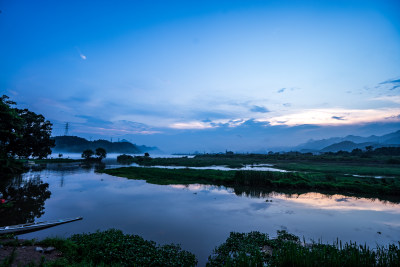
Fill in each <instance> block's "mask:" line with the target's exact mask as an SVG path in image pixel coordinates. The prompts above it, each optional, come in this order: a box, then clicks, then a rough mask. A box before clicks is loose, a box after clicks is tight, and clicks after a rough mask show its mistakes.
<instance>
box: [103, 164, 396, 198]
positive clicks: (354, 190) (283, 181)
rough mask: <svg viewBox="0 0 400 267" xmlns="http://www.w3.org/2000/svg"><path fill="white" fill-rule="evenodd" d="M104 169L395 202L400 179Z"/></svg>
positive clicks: (157, 180)
mask: <svg viewBox="0 0 400 267" xmlns="http://www.w3.org/2000/svg"><path fill="white" fill-rule="evenodd" d="M103 172H105V173H107V174H110V175H114V176H119V177H126V178H129V179H137V180H146V181H147V182H148V183H153V184H160V185H165V184H194V183H198V184H213V185H224V186H230V187H233V188H234V189H235V188H237V189H238V190H243V188H244V187H247V188H248V189H249V190H250V191H251V188H256V189H258V190H260V189H265V191H271V190H274V191H277V192H279V191H282V190H283V191H285V190H291V191H292V192H293V193H295V192H304V191H308V192H323V193H331V194H335V193H339V194H344V195H356V196H365V197H373V198H379V199H382V200H390V201H395V202H396V197H397V196H399V195H400V180H399V179H394V178H386V179H376V178H371V177H349V176H344V175H338V174H324V173H301V172H268V171H218V170H195V169H162V168H142V167H124V168H117V169H106V170H103Z"/></svg>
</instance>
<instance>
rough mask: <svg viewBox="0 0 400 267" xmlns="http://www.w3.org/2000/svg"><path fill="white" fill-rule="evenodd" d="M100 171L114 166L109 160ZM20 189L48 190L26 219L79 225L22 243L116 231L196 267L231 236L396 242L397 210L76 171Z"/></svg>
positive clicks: (361, 201)
mask: <svg viewBox="0 0 400 267" xmlns="http://www.w3.org/2000/svg"><path fill="white" fill-rule="evenodd" d="M107 164H108V165H107V166H108V167H116V166H117V163H116V162H115V160H109V161H108V163H107ZM27 181H31V182H32V183H33V184H35V183H40V182H43V183H48V184H49V186H48V188H47V190H48V191H50V192H51V195H50V197H49V198H47V199H46V198H44V199H43V200H41V201H42V202H41V203H39V204H38V205H36V206H37V207H36V206H35V208H37V209H40V208H42V210H40V211H41V212H42V213H43V214H42V215H41V216H40V218H38V216H37V215H38V214H39V213H40V211H39V212H36V213H35V212H30V213H29V214H30V216H34V217H35V218H34V220H35V221H45V220H54V219H60V218H70V217H77V216H83V220H82V221H77V222H73V223H69V224H65V225H61V226H57V227H54V228H49V229H46V230H42V231H38V232H34V233H30V234H24V235H20V237H19V238H23V239H27V238H28V239H30V238H39V239H41V238H44V237H48V236H62V237H68V236H70V235H71V234H75V233H82V232H86V233H87V232H94V231H96V230H98V229H99V230H106V229H109V228H117V229H121V230H123V232H124V233H129V234H137V235H141V236H142V237H144V238H145V239H149V240H153V241H156V242H157V243H161V244H166V243H177V244H181V245H182V248H183V249H186V250H189V251H191V252H193V253H195V254H196V256H197V258H198V260H199V266H204V265H205V263H206V262H207V257H208V256H209V255H210V254H211V253H212V250H213V249H214V248H215V247H216V246H218V245H219V244H221V243H223V242H224V241H225V240H226V238H227V237H228V236H229V233H230V232H231V231H238V232H249V231H260V232H264V233H268V234H269V235H270V236H272V237H273V236H276V231H277V230H282V229H284V230H287V231H288V232H290V233H293V234H296V235H298V236H300V237H303V236H304V237H305V238H306V240H307V241H310V240H311V239H313V240H316V241H318V240H322V241H323V242H328V243H332V242H333V241H335V240H336V238H339V239H341V240H342V241H350V240H351V241H357V242H358V243H361V244H364V243H366V244H368V245H370V246H372V247H375V246H376V244H380V245H387V244H388V243H394V242H397V241H399V240H400V204H398V203H390V202H383V201H379V200H371V199H366V198H354V197H348V196H343V195H332V196H329V195H323V194H319V193H307V194H302V195H291V196H288V195H284V194H277V193H269V194H266V195H265V194H262V193H260V192H247V193H246V192H238V191H237V190H235V189H233V188H226V187H218V186H212V185H196V184H195V185H189V186H184V185H170V186H165V185H153V184H148V183H146V182H145V181H141V180H128V179H125V178H120V177H113V176H110V175H107V174H99V173H96V172H95V171H94V168H82V167H80V166H79V163H69V164H48V168H46V169H44V170H41V171H30V172H27V173H24V174H23V175H22V177H20V179H19V180H18V181H14V183H16V184H18V183H22V184H23V183H26V182H27ZM31 191H32V190H31ZM28 206H29V205H28ZM39 206H40V207H39ZM30 208H32V207H30ZM14 215H16V214H12V215H10V216H11V217H12V216H14ZM27 216H28V215H27ZM4 221H7V218H3V219H2V222H4Z"/></svg>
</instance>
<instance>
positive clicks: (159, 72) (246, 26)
mask: <svg viewBox="0 0 400 267" xmlns="http://www.w3.org/2000/svg"><path fill="white" fill-rule="evenodd" d="M115 2H116V1H40V0H39V1H24V0H0V10H1V13H0V33H1V42H0V90H1V93H2V94H6V95H8V96H10V97H11V99H13V100H14V101H16V102H17V103H18V105H19V106H21V107H27V108H29V109H30V110H32V111H34V112H36V113H40V114H43V115H44V116H45V117H46V118H47V119H49V120H50V121H51V122H53V124H54V131H53V134H54V135H61V134H63V133H64V130H63V128H64V125H65V123H66V122H69V125H70V134H72V135H78V136H83V137H86V138H92V139H97V138H103V139H108V140H109V139H110V138H113V140H117V139H118V138H120V139H123V138H125V139H128V140H131V141H132V142H134V143H138V144H146V145H155V146H158V147H160V148H161V149H162V150H164V151H168V152H184V151H186V152H191V151H194V150H198V151H208V152H217V151H224V150H225V149H230V150H234V151H256V150H267V149H269V148H273V147H279V146H292V145H296V144H298V143H301V142H305V141H307V140H308V139H310V138H314V139H318V138H327V137H331V136H345V135H347V134H359V135H363V136H366V135H370V134H377V135H379V134H385V133H388V132H391V131H395V130H398V129H399V128H400V127H399V126H400V117H399V116H400V16H398V14H400V3H399V2H398V1H382V0H380V1H378V0H377V1H367V0H364V1H352V0H348V1H118V3H115Z"/></svg>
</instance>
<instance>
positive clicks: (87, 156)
mask: <svg viewBox="0 0 400 267" xmlns="http://www.w3.org/2000/svg"><path fill="white" fill-rule="evenodd" d="M93 155H94V152H93V150H91V149H86V150H85V151H83V152H82V155H81V157H82V158H84V159H86V160H89V159H91V158H92V156H93Z"/></svg>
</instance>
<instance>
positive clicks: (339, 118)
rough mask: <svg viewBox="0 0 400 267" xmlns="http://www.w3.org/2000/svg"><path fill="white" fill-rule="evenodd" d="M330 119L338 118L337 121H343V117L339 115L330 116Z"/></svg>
mask: <svg viewBox="0 0 400 267" xmlns="http://www.w3.org/2000/svg"><path fill="white" fill-rule="evenodd" d="M332 119H335V120H338V121H344V120H345V119H344V117H340V116H332Z"/></svg>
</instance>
